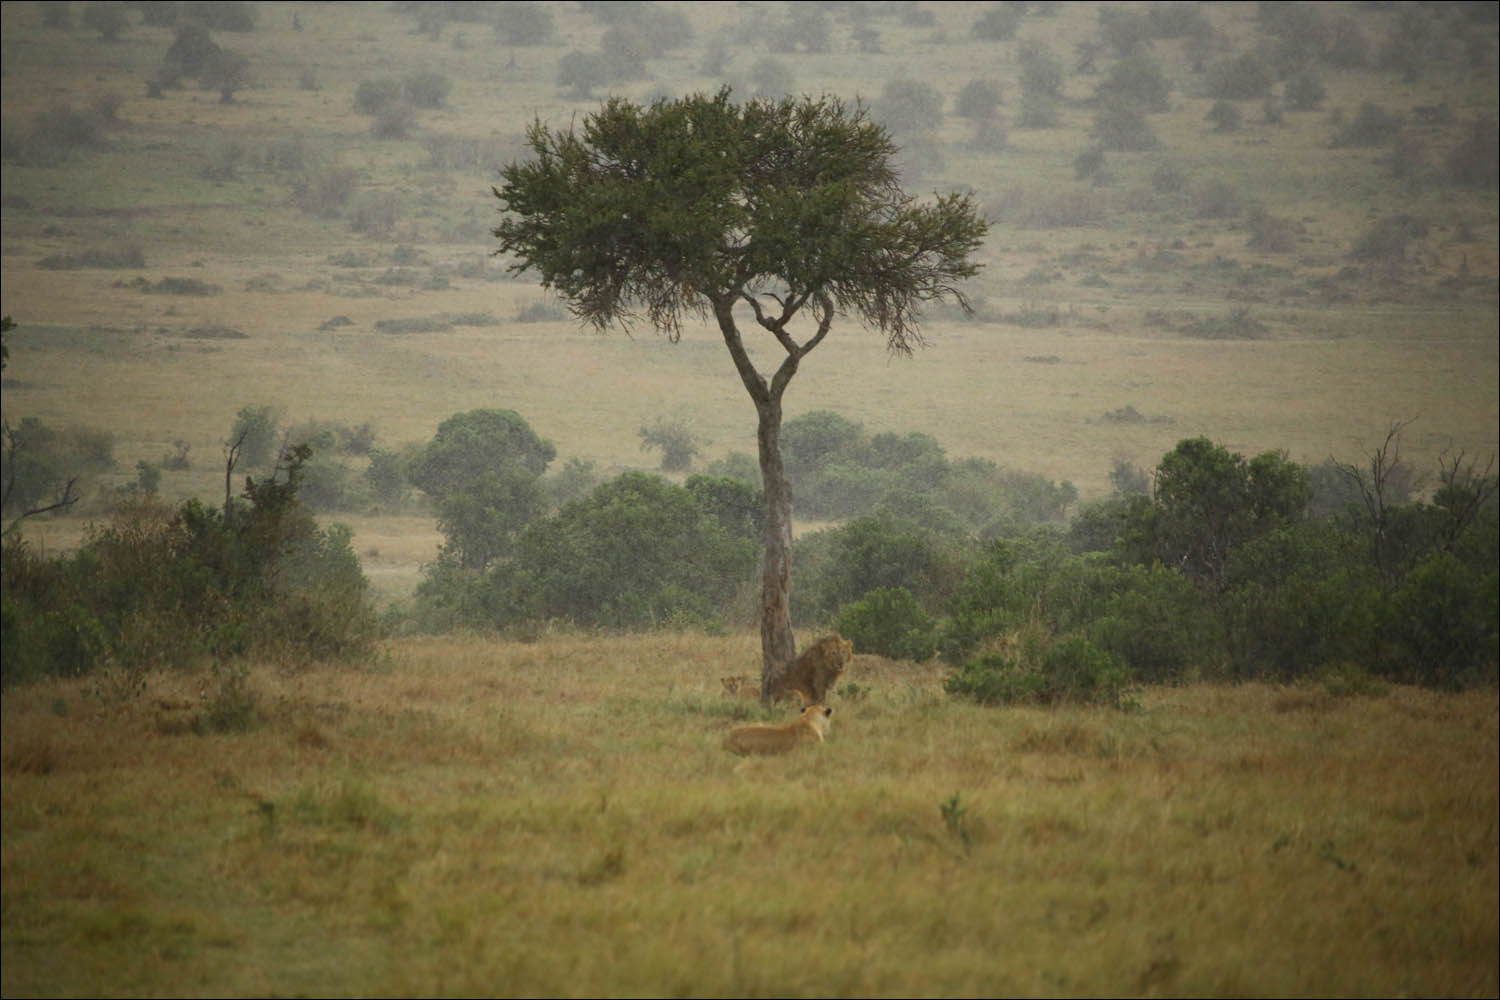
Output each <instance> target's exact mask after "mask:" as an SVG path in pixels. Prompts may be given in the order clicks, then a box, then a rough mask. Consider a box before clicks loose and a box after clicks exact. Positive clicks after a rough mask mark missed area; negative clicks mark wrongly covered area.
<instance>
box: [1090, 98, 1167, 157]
mask: <svg viewBox="0 0 1500 1000" xmlns="http://www.w3.org/2000/svg"><path fill="white" fill-rule="evenodd" d="M1089 138H1090V139H1092V140H1093V141H1094V142H1095V143H1097V144H1098V146H1099V148H1101V149H1104V150H1108V151H1112V152H1119V153H1135V152H1142V151H1144V150H1148V149H1155V148H1156V147H1157V146H1160V145H1161V140H1159V139H1157V137H1156V133H1155V132H1153V131H1152V130H1151V126H1150V124H1149V123H1148V122H1147V121H1146V116H1145V114H1143V113H1142V112H1141V111H1140V110H1139V109H1137V108H1134V107H1131V106H1130V105H1128V104H1108V105H1106V106H1105V107H1102V108H1100V109H1099V111H1098V113H1097V114H1095V115H1094V127H1093V128H1092V129H1090V130H1089Z"/></svg>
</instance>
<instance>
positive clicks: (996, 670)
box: [944, 636, 1131, 708]
mask: <svg viewBox="0 0 1500 1000" xmlns="http://www.w3.org/2000/svg"><path fill="white" fill-rule="evenodd" d="M1130 683H1131V677H1130V670H1129V668H1128V667H1126V666H1125V665H1124V664H1123V663H1121V662H1120V661H1119V659H1118V658H1116V657H1115V656H1113V655H1112V654H1110V653H1107V652H1105V651H1104V650H1101V649H1099V648H1098V647H1096V646H1095V645H1093V644H1092V643H1091V642H1089V641H1088V640H1087V639H1084V638H1081V637H1078V636H1067V637H1064V638H1062V639H1059V640H1058V641H1057V642H1056V643H1055V644H1054V645H1053V646H1052V647H1051V649H1049V650H1047V652H1046V653H1045V654H1044V656H1043V659H1042V661H1041V663H1040V664H1034V665H1023V664H1019V663H1016V662H1015V661H1013V660H1011V659H1009V658H1007V657H1004V656H1001V655H997V654H990V655H987V656H983V657H980V658H979V659H977V660H971V661H970V662H968V663H966V664H965V665H964V667H963V669H962V670H961V671H959V672H958V673H955V674H954V675H952V676H950V677H949V678H948V680H947V681H946V682H945V684H944V690H946V691H947V692H948V693H949V694H951V695H954V696H957V697H967V698H972V699H974V700H975V701H977V702H979V703H980V704H982V705H995V704H1007V705H1008V704H1015V703H1023V704H1025V703H1030V704H1038V705H1056V704H1083V705H1104V706H1107V707H1110V708H1124V707H1127V704H1128V703H1127V700H1126V694H1127V692H1128V690H1129V687H1130Z"/></svg>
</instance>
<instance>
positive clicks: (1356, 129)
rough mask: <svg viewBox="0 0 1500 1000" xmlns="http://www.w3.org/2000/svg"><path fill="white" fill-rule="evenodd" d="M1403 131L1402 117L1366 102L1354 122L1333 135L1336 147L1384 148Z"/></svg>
mask: <svg viewBox="0 0 1500 1000" xmlns="http://www.w3.org/2000/svg"><path fill="white" fill-rule="evenodd" d="M1400 131H1401V116H1400V115H1397V114H1393V113H1392V112H1390V111H1387V110H1385V108H1382V107H1381V106H1380V105H1378V104H1374V103H1371V102H1369V101H1366V102H1365V103H1364V104H1362V105H1360V108H1359V113H1358V114H1356V115H1355V116H1354V120H1353V121H1351V122H1349V123H1347V124H1345V125H1344V126H1343V127H1341V128H1339V129H1338V131H1336V132H1335V133H1334V135H1333V145H1334V146H1335V147H1348V146H1384V145H1386V144H1387V143H1389V142H1391V141H1393V140H1394V139H1395V138H1396V134H1397V133H1398V132H1400Z"/></svg>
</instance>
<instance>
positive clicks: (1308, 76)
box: [1286, 71, 1328, 111]
mask: <svg viewBox="0 0 1500 1000" xmlns="http://www.w3.org/2000/svg"><path fill="white" fill-rule="evenodd" d="M1327 97H1328V88H1326V87H1324V86H1323V81H1321V80H1319V79H1318V78H1317V77H1316V76H1314V75H1313V74H1312V73H1310V72H1307V71H1303V72H1301V73H1298V74H1297V75H1296V76H1294V77H1292V78H1291V79H1289V80H1287V82H1286V106H1287V107H1288V108H1291V109H1292V110H1293V111H1315V110H1317V108H1319V107H1321V106H1322V104H1323V101H1324V100H1325V99H1326V98H1327Z"/></svg>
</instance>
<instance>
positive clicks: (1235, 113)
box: [1203, 100, 1240, 132]
mask: <svg viewBox="0 0 1500 1000" xmlns="http://www.w3.org/2000/svg"><path fill="white" fill-rule="evenodd" d="M1203 117H1204V120H1205V121H1210V122H1213V123H1214V131H1215V132H1238V131H1239V130H1240V109H1239V108H1237V107H1235V106H1234V105H1233V104H1231V103H1230V102H1229V101H1224V100H1220V101H1215V102H1214V106H1213V107H1212V108H1209V109H1208V114H1206V115H1204V116H1203Z"/></svg>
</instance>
